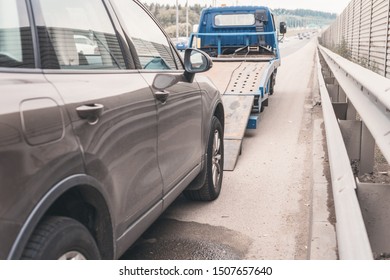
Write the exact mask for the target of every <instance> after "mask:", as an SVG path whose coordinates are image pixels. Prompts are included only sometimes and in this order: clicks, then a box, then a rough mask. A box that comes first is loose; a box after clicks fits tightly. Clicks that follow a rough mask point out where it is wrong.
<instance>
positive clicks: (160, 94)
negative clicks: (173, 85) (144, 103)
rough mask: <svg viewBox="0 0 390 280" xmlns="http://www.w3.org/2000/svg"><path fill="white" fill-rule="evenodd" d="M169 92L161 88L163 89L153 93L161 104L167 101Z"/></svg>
mask: <svg viewBox="0 0 390 280" xmlns="http://www.w3.org/2000/svg"><path fill="white" fill-rule="evenodd" d="M169 94H170V93H169V92H168V91H165V90H163V91H156V92H155V93H154V95H155V96H156V99H157V100H158V101H160V102H161V103H162V104H165V103H166V102H167V100H168V97H169Z"/></svg>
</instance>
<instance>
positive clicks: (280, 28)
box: [279, 21, 287, 34]
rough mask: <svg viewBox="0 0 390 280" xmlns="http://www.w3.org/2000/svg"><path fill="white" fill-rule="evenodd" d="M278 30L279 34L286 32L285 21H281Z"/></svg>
mask: <svg viewBox="0 0 390 280" xmlns="http://www.w3.org/2000/svg"><path fill="white" fill-rule="evenodd" d="M279 31H280V34H286V33H287V24H286V23H285V22H283V21H282V22H281V23H280V25H279Z"/></svg>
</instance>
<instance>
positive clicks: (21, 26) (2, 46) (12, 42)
mask: <svg viewBox="0 0 390 280" xmlns="http://www.w3.org/2000/svg"><path fill="white" fill-rule="evenodd" d="M0 67H17V68H34V67H35V63H34V49H33V43H32V32H31V26H30V23H29V19H28V14H27V9H26V3H25V1H19V0H17V1H9V0H0Z"/></svg>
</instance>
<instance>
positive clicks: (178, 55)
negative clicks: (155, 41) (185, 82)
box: [104, 0, 185, 73]
mask: <svg viewBox="0 0 390 280" xmlns="http://www.w3.org/2000/svg"><path fill="white" fill-rule="evenodd" d="M104 1H107V0H104ZM109 2H110V3H111V6H112V8H113V11H114V13H115V15H116V17H117V18H118V21H119V24H120V26H121V29H122V31H123V33H124V34H125V38H126V39H127V40H128V44H131V45H132V47H129V50H130V52H131V54H132V56H133V58H134V61H135V60H138V61H139V55H138V52H137V50H136V49H135V47H134V43H133V40H132V39H131V36H129V35H130V34H128V33H127V31H126V28H125V27H124V23H123V22H122V20H121V16H120V15H121V14H120V13H117V11H118V10H119V8H118V7H117V6H116V4H115V3H112V2H111V1H109ZM133 2H134V4H136V5H138V6H139V7H140V8H141V9H142V10H144V12H145V13H146V14H147V15H148V16H149V17H150V18H151V19H152V20H153V21H154V23H155V24H156V25H157V26H158V28H159V29H160V31H161V32H162V33H163V34H164V36H165V39H166V40H167V43H168V46H169V48H170V52H171V55H172V58H173V61H174V63H175V66H176V69H170V70H158V69H150V70H148V69H143V68H142V67H140V65H138V67H137V68H136V69H138V70H139V71H140V73H144V72H145V73H153V72H156V73H160V71H161V73H169V72H171V73H178V72H179V73H182V72H184V69H185V68H184V62H183V58H182V57H181V56H180V54H179V52H178V50H177V49H176V48H175V46H174V45H173V43H172V41H171V39H170V38H169V36H168V34H167V33H166V32H165V30H164V28H162V26H161V24H160V23H159V22H158V21H157V19H156V18H155V17H154V15H153V14H152V13H151V12H150V11H149V10H148V9H146V8H145V6H144V5H142V4H140V3H139V2H138V1H133ZM174 53H175V54H176V56H177V57H178V58H179V60H180V63H181V68H182V69H178V68H179V67H178V65H177V60H176V59H174V58H175V56H174ZM136 64H137V63H136Z"/></svg>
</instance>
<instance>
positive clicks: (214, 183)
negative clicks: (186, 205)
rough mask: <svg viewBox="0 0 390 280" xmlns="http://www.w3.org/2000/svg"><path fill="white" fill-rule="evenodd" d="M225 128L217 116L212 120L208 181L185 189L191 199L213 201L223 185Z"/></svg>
mask: <svg viewBox="0 0 390 280" xmlns="http://www.w3.org/2000/svg"><path fill="white" fill-rule="evenodd" d="M223 148H224V147H223V129H222V125H221V122H220V121H219V120H218V118H217V117H215V116H214V117H213V119H212V122H211V128H210V134H209V140H208V144H207V155H206V166H205V168H206V182H205V183H204V185H203V186H202V187H201V188H200V189H199V190H185V191H184V195H185V196H186V197H187V198H188V199H191V200H197V201H212V200H215V199H216V198H217V197H218V196H219V194H220V192H221V187H222V177H223V160H224V149H223Z"/></svg>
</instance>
